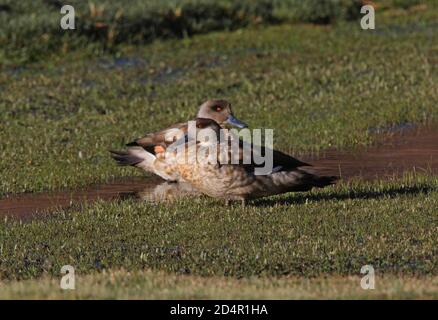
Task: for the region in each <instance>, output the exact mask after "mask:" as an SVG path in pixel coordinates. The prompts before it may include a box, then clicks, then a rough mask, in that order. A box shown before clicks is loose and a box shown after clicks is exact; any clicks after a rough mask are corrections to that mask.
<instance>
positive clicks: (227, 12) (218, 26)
mask: <svg viewBox="0 0 438 320" xmlns="http://www.w3.org/2000/svg"><path fill="white" fill-rule="evenodd" d="M3 2H4V3H2V6H1V7H0V25H2V28H0V48H2V49H0V64H2V63H8V62H9V60H12V62H15V63H23V62H32V61H36V60H40V59H44V57H46V55H47V53H53V52H60V51H61V52H65V51H70V50H77V49H80V48H83V47H87V46H89V44H90V43H92V44H93V45H92V47H93V50H101V51H102V50H103V51H114V50H117V46H118V45H119V44H121V43H137V44H141V43H147V42H150V41H152V40H154V39H157V38H172V37H173V38H175V37H178V38H182V37H187V36H191V35H193V34H199V33H205V32H209V31H213V30H235V29H237V28H241V27H245V26H248V25H257V24H262V23H263V24H270V23H276V22H279V21H280V18H281V20H282V21H286V20H287V21H304V22H316V23H330V22H333V21H334V20H335V19H340V20H343V19H354V18H358V16H359V6H360V3H361V1H359V0H343V1H338V0H327V1H324V2H323V5H321V2H319V1H309V2H306V3H305V4H303V3H302V2H301V1H297V0H289V1H278V0H256V1H254V0H251V1H250V0H243V1H238V2H236V1H230V0H221V1H213V0H166V1H156V0H153V1H150V0H149V1H141V0H129V1H128V2H126V1H125V2H124V3H123V4H121V3H117V2H115V1H108V0H101V1H98V2H92V1H85V0H73V1H70V2H69V4H70V5H72V6H73V7H74V9H75V14H76V29H75V30H74V31H67V32H63V31H62V30H61V29H60V27H59V21H60V19H61V17H62V16H61V14H60V8H61V6H62V5H63V4H62V3H61V2H59V1H53V0H45V1H41V2H38V3H36V2H35V1H32V0H23V1H20V2H16V1H11V0H3Z"/></svg>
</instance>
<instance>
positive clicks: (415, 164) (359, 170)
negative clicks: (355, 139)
mask: <svg viewBox="0 0 438 320" xmlns="http://www.w3.org/2000/svg"><path fill="white" fill-rule="evenodd" d="M306 160H307V161H308V162H310V163H311V164H312V165H314V166H315V167H316V168H317V169H318V172H320V173H322V174H333V175H338V176H340V177H341V178H342V179H343V180H351V179H355V178H360V179H363V180H374V179H391V178H397V177H400V176H402V175H403V174H404V173H405V172H416V173H422V174H428V175H437V174H438V128H437V129H410V130H407V131H401V132H397V133H395V134H390V135H389V134H387V135H385V136H384V137H382V138H381V139H380V141H378V142H377V144H376V145H375V146H373V147H369V148H368V149H362V150H356V151H355V152H339V151H336V150H327V151H325V152H323V153H322V154H320V155H319V156H318V157H317V158H315V157H314V158H312V157H309V158H307V159H306Z"/></svg>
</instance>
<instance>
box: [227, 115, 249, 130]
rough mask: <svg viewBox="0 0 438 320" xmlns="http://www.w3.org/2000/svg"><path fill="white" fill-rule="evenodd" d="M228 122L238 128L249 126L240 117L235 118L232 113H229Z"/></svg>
mask: <svg viewBox="0 0 438 320" xmlns="http://www.w3.org/2000/svg"><path fill="white" fill-rule="evenodd" d="M227 123H229V124H231V125H232V126H235V127H237V128H240V129H243V128H246V127H248V126H247V124H246V123H244V122H242V121H240V120H239V119H237V118H235V117H234V116H232V115H229V116H228V118H227Z"/></svg>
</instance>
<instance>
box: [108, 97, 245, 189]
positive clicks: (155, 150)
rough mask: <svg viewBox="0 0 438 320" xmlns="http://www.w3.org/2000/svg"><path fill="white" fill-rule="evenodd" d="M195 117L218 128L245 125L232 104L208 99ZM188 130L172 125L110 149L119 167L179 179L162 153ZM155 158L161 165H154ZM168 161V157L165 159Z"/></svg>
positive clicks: (221, 100) (180, 125)
mask: <svg viewBox="0 0 438 320" xmlns="http://www.w3.org/2000/svg"><path fill="white" fill-rule="evenodd" d="M196 118H202V119H211V120H213V121H215V122H216V123H217V124H218V125H220V126H221V128H225V127H226V125H231V126H234V127H237V128H240V129H242V128H246V127H247V124H246V123H244V122H242V121H240V120H239V119H237V118H236V117H235V116H234V114H233V111H232V109H231V103H230V102H228V101H227V100H224V99H209V100H207V101H205V102H203V103H202V104H201V105H200V106H199V108H198V113H197V115H196ZM187 131H188V122H181V123H176V124H173V125H171V126H169V127H167V128H165V129H162V130H160V131H157V132H152V133H148V134H146V135H145V136H143V137H141V138H138V139H135V140H134V141H132V142H129V143H127V144H126V146H127V147H128V149H127V150H126V151H115V150H110V153H111V156H112V158H113V159H114V160H115V161H116V162H117V163H118V164H119V165H121V166H134V167H137V168H139V169H141V170H143V171H146V172H149V173H153V174H156V175H158V176H160V177H161V178H163V179H164V180H167V181H173V182H176V181H178V179H179V175H178V174H177V172H174V171H172V168H174V167H173V166H172V165H171V164H167V163H166V157H165V150H166V149H167V147H168V146H169V145H171V144H172V143H174V142H175V141H177V140H179V139H181V137H183V136H184V135H185V134H186V133H187ZM156 158H160V159H161V162H157V163H155V162H154V161H155V160H156ZM167 159H169V157H167Z"/></svg>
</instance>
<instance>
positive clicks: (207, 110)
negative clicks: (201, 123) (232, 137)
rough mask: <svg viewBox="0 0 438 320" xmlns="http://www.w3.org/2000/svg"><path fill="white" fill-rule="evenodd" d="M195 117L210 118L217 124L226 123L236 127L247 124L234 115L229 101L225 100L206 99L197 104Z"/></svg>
mask: <svg viewBox="0 0 438 320" xmlns="http://www.w3.org/2000/svg"><path fill="white" fill-rule="evenodd" d="M196 117H197V118H203V119H212V120H214V121H216V122H217V123H218V124H219V125H222V124H225V123H228V124H230V125H233V126H235V127H238V128H241V129H242V128H246V127H247V125H246V124H245V123H244V122H242V121H240V120H238V119H237V118H235V117H234V115H233V111H232V110H231V103H229V102H228V101H226V100H217V99H212V100H207V101H205V102H204V103H203V104H201V105H200V106H199V111H198V114H197V115H196Z"/></svg>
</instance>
